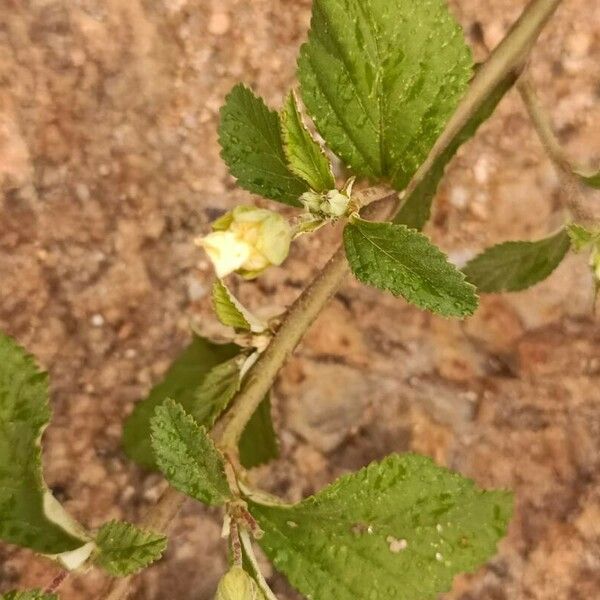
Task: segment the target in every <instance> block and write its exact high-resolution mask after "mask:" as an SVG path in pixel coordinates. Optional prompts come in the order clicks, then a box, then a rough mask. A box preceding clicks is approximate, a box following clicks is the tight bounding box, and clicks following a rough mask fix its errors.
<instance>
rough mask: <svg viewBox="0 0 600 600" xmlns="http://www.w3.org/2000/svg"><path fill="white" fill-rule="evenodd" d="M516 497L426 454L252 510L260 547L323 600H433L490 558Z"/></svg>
mask: <svg viewBox="0 0 600 600" xmlns="http://www.w3.org/2000/svg"><path fill="white" fill-rule="evenodd" d="M511 507H512V497H511V494H510V493H508V492H503V491H482V490H480V489H478V488H476V487H475V485H474V483H473V482H472V481H470V480H469V479H466V478H464V477H462V476H460V475H458V474H456V473H452V472H450V471H448V470H446V469H443V468H441V467H438V466H436V465H435V464H434V463H433V461H432V460H430V459H429V458H425V457H422V456H417V455H411V454H409V455H403V456H398V455H392V456H389V457H388V458H386V459H385V460H384V461H382V462H381V463H373V464H371V465H370V466H368V467H366V468H365V469H363V470H361V471H359V472H358V473H355V474H352V475H348V476H345V477H342V478H341V479H339V480H338V481H337V482H335V483H333V484H332V485H330V486H329V487H327V488H326V489H324V490H322V491H320V492H319V493H317V494H316V495H315V496H312V497H311V498H308V499H307V500H304V501H303V502H300V503H299V504H296V505H293V506H289V507H286V506H266V505H262V504H258V503H256V502H252V503H251V504H250V511H251V512H252V514H253V516H254V517H255V518H256V519H257V521H258V523H259V525H260V526H261V528H262V529H263V530H264V536H263V537H262V538H261V539H260V541H259V543H260V545H261V546H262V548H263V550H264V551H265V553H266V554H267V556H268V557H269V558H270V559H271V560H272V561H273V563H274V564H275V567H276V568H277V569H278V570H279V571H282V572H283V573H285V574H286V575H287V577H288V579H289V580H290V582H291V584H292V585H293V586H294V587H296V588H297V589H298V590H300V592H302V594H304V595H305V596H306V597H307V598H312V599H313V600H369V599H371V598H381V599H383V598H386V599H387V598H390V599H391V598H402V599H403V600H433V599H434V598H437V597H438V594H440V593H441V592H444V591H446V590H448V589H449V588H450V586H451V584H452V578H453V577H454V575H456V574H457V573H460V572H464V571H472V570H474V569H476V568H477V567H478V566H479V565H481V564H483V563H484V562H485V561H486V560H487V559H488V558H490V557H491V556H492V555H493V554H494V552H495V549H496V543H497V542H498V540H499V539H500V538H501V537H502V536H503V535H504V534H505V532H506V527H507V523H508V520H509V518H510V514H511Z"/></svg>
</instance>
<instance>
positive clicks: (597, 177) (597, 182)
mask: <svg viewBox="0 0 600 600" xmlns="http://www.w3.org/2000/svg"><path fill="white" fill-rule="evenodd" d="M576 175H578V176H579V179H580V180H581V181H582V182H583V183H584V184H585V185H587V186H589V187H592V188H595V189H597V190H598V189H600V171H598V172H597V173H591V174H590V173H581V172H579V173H576Z"/></svg>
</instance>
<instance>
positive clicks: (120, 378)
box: [0, 0, 600, 600]
mask: <svg viewBox="0 0 600 600" xmlns="http://www.w3.org/2000/svg"><path fill="white" fill-rule="evenodd" d="M451 4H452V9H453V11H454V12H455V14H456V15H457V17H458V19H459V20H460V21H461V23H462V24H463V25H464V28H465V31H466V32H467V34H468V36H469V39H470V41H471V43H472V45H473V47H474V48H475V51H476V54H477V56H478V57H482V56H484V50H483V44H482V42H483V43H484V44H487V46H489V47H493V46H494V45H495V44H496V43H497V42H498V41H499V39H500V38H501V36H502V35H503V34H504V32H505V31H506V29H507V27H508V26H509V24H510V23H511V22H512V21H513V20H514V19H515V18H516V17H517V15H518V14H519V11H520V10H521V9H522V7H523V6H524V4H525V1H524V0H497V1H495V2H484V1H483V0H454V1H453V2H452V3H451ZM309 12H310V2H309V0H69V1H66V0H62V1H61V0H0V186H1V188H0V191H1V193H2V200H1V202H0V327H1V328H2V329H3V330H5V331H7V332H9V333H10V334H12V335H14V336H16V338H17V339H18V340H19V341H20V342H21V343H23V344H24V345H25V346H27V348H28V349H29V350H30V351H32V352H33V353H35V354H36V355H37V356H38V357H39V360H40V361H41V363H42V364H43V365H44V366H45V367H47V368H48V369H49V371H50V374H51V377H52V404H53V408H54V420H53V422H52V426H51V427H50V428H49V429H48V431H47V434H46V437H45V446H46V454H45V464H46V472H47V477H48V479H49V481H50V483H51V485H52V487H53V489H54V491H55V493H56V495H57V496H58V497H59V498H60V500H61V501H63V502H64V503H65V504H66V505H67V507H68V508H69V510H70V511H72V513H73V514H74V515H75V516H76V517H77V518H78V519H79V520H81V521H82V522H83V523H85V524H86V525H88V526H89V527H95V526H97V525H99V524H100V523H102V522H104V521H106V520H107V519H110V518H113V517H125V518H129V519H132V520H136V519H138V518H139V517H140V515H141V514H142V513H143V512H144V511H145V510H147V507H148V506H149V505H150V504H151V503H152V502H154V501H155V500H156V498H157V496H158V495H159V494H160V492H161V490H162V489H163V488H164V483H163V482H162V480H161V479H160V478H159V477H158V476H156V475H148V474H144V473H142V472H141V471H140V470H139V469H137V468H136V467H135V466H134V465H132V464H131V463H130V462H128V461H127V460H126V459H125V457H124V456H123V454H122V452H121V450H120V446H119V437H120V429H121V422H122V420H123V418H124V416H125V415H126V414H128V412H129V411H130V410H131V408H132V405H133V403H134V402H135V400H136V399H138V398H140V397H141V396H143V394H144V393H145V392H146V391H147V390H148V388H149V387H150V385H151V384H152V382H154V381H155V380H157V378H159V377H160V375H161V373H163V372H164V370H165V368H166V367H167V365H168V363H169V361H170V360H171V359H172V357H173V356H174V355H175V354H176V353H177V351H178V349H179V348H181V347H182V346H183V344H184V343H185V341H186V339H187V337H188V335H189V333H188V332H189V323H190V320H193V321H194V322H195V323H197V324H199V326H200V327H201V328H202V329H204V330H205V331H209V332H217V331H218V327H217V326H216V324H215V320H214V317H213V316H212V314H211V312H210V306H209V304H210V303H209V298H208V291H209V290H210V284H211V280H212V277H213V275H212V273H211V270H210V268H209V265H208V264H207V262H206V260H205V258H204V256H202V254H201V253H200V252H199V251H198V250H197V249H196V248H195V247H194V245H193V242H192V240H193V238H194V236H196V235H198V234H199V233H201V232H204V231H206V229H207V224H208V222H209V221H210V220H212V219H213V218H214V217H215V216H216V215H218V214H219V213H220V212H221V211H222V210H224V209H226V208H228V207H231V206H233V205H234V204H236V203H239V202H248V201H250V200H251V198H250V196H249V195H248V194H246V193H245V192H243V191H240V190H238V189H236V188H235V186H234V183H233V181H232V179H231V178H230V177H229V176H228V174H227V171H226V168H225V166H224V165H223V164H222V162H221V161H220V159H219V149H218V145H217V136H216V128H217V123H218V109H219V106H220V105H221V103H222V102H223V98H224V96H225V94H226V93H227V92H228V90H229V89H230V88H231V86H232V85H233V84H234V83H235V82H237V81H238V80H245V81H246V82H247V83H249V84H250V85H252V86H253V87H254V88H255V90H257V91H258V92H260V93H261V94H263V95H264V96H265V97H266V98H267V99H268V100H269V101H270V102H271V103H273V104H275V105H278V104H279V103H280V102H281V100H282V98H283V94H284V93H285V91H286V90H287V89H288V88H289V86H291V85H293V84H294V63H295V56H296V53H297V50H298V47H299V45H300V43H301V42H302V40H303V39H304V37H305V34H306V31H307V27H308V21H309ZM599 65H600V3H597V2H589V1H588V0H565V1H564V3H563V6H562V7H561V8H560V9H559V11H558V13H557V15H556V17H555V18H554V19H553V21H552V23H551V25H550V26H549V27H548V29H547V31H546V32H545V33H544V35H543V38H542V39H541V41H540V43H539V45H538V47H537V50H536V51H535V53H534V54H533V57H532V67H533V74H534V78H535V82H536V85H537V86H538V88H539V90H540V94H541V96H542V99H543V101H544V103H546V104H547V106H549V107H550V108H551V113H552V118H553V121H554V124H555V126H556V128H557V130H558V132H559V134H560V137H561V140H562V141H563V142H564V143H565V145H566V146H567V148H568V150H569V152H570V153H571V154H572V155H573V156H574V157H576V158H578V159H581V160H584V161H591V162H592V163H593V161H594V160H595V161H596V164H597V161H598V159H600V68H599ZM589 196H590V198H589V199H590V201H592V202H596V203H599V202H600V195H599V194H596V195H595V197H594V196H593V194H589ZM562 200H563V198H562V195H561V193H560V190H559V187H558V182H557V177H556V174H555V172H554V169H553V167H552V165H551V164H550V163H549V161H548V159H547V158H546V157H545V156H544V153H543V151H542V149H541V146H540V144H539V142H538V140H537V138H536V136H535V134H534V132H533V130H532V128H531V126H530V124H529V122H528V120H527V117H526V114H525V113H524V110H523V107H522V105H521V102H520V100H519V97H518V96H517V95H516V93H515V92H512V93H511V94H510V95H509V96H508V97H507V98H506V99H505V100H504V101H503V102H502V104H501V106H500V107H499V110H498V111H497V112H496V114H495V115H494V117H493V118H492V119H491V120H490V121H489V123H488V124H486V125H485V127H484V128H483V129H482V130H481V132H480V133H479V135H478V136H477V139H476V140H475V141H473V142H471V143H469V144H468V145H467V146H466V147H465V148H463V150H462V151H461V152H460V155H459V156H458V157H457V158H456V159H455V161H454V162H453V164H452V166H451V168H450V170H449V173H448V176H447V179H446V181H445V183H444V184H443V186H442V188H441V190H440V192H439V197H438V202H437V209H436V214H435V218H434V221H433V223H432V224H431V225H430V226H429V229H428V231H429V233H430V234H431V235H432V236H433V237H434V238H435V240H436V241H437V242H439V243H440V244H441V245H442V246H443V247H444V248H445V249H447V250H448V251H449V252H450V253H451V254H452V255H453V256H455V257H457V258H460V257H465V256H469V255H471V254H472V253H474V252H475V251H476V250H478V249H480V248H482V247H483V246H484V245H487V244H490V243H493V242H496V241H499V240H504V239H510V238H518V237H526V238H533V237H535V236H538V235H543V234H545V233H546V232H547V231H549V230H550V229H552V228H553V227H554V226H556V225H557V224H558V223H559V222H560V220H561V218H562V214H561V212H560V207H561V202H562ZM338 236H339V231H336V230H328V231H322V232H321V233H320V234H318V235H315V236H313V237H311V238H310V239H306V240H301V241H300V242H299V243H298V244H297V245H296V246H295V248H294V250H293V254H292V256H291V258H290V260H289V263H288V268H287V269H285V270H273V271H271V272H269V273H268V274H267V275H266V276H264V277H263V278H261V279H259V280H258V281H257V282H256V283H250V284H243V285H240V286H239V291H240V293H241V295H242V296H243V297H244V298H245V300H247V302H248V303H249V304H251V305H253V306H255V307H262V308H263V309H265V310H266V312H270V311H272V312H274V311H277V310H280V309H281V308H282V307H285V306H286V305H288V304H289V303H290V302H291V301H292V300H293V299H294V298H295V297H296V296H297V294H298V293H299V291H300V290H301V288H302V287H303V285H304V284H305V283H306V282H307V281H308V280H309V279H310V278H311V276H312V275H313V274H314V273H315V272H316V270H317V269H318V267H319V265H322V264H323V263H324V262H325V260H326V259H327V257H328V256H329V255H330V253H331V252H332V250H333V248H334V246H335V243H336V239H337V237H338ZM591 303H592V290H591V284H590V280H589V277H588V273H587V269H586V265H585V259H584V258H583V257H575V256H574V257H571V258H569V259H568V260H567V261H566V262H565V263H564V264H563V265H561V267H560V268H559V269H558V271H557V272H556V273H555V274H554V275H553V276H552V277H551V278H550V279H549V280H547V281H546V282H544V283H543V284H542V285H539V286H538V287H536V288H535V289H533V290H531V291H528V292H526V293H521V294H515V295H509V296H502V297H495V296H489V297H485V298H483V300H482V306H481V309H480V310H479V312H478V313H477V315H476V316H475V317H474V318H473V319H471V320H469V321H467V322H465V323H459V322H455V321H446V320H442V319H439V318H436V317H433V316H430V315H427V314H424V313H421V312H419V311H418V310H416V309H413V308H410V307H408V306H406V305H405V304H404V303H403V302H401V301H400V300H396V299H393V298H392V297H388V296H385V295H382V294H380V293H377V292H376V291H373V290H370V289H366V288H364V287H361V286H360V285H358V284H356V283H354V282H351V281H348V282H347V284H346V285H345V286H344V288H343V289H342V290H341V292H340V293H339V295H338V296H337V298H336V299H335V300H334V301H333V302H332V303H331V305H330V307H329V308H328V309H327V310H326V312H325V313H324V314H323V316H322V317H321V319H320V320H319V322H318V324H317V325H316V326H314V327H313V329H312V330H311V332H310V333H309V335H308V336H307V337H306V339H305V341H304V343H303V344H302V346H301V347H300V348H299V350H298V352H297V354H296V356H295V357H294V359H293V360H292V361H291V363H290V364H289V366H288V367H287V368H286V369H285V371H284V372H283V374H282V377H281V380H280V382H279V384H278V385H277V389H276V393H275V397H276V403H275V404H276V406H275V411H276V418H277V422H278V424H279V426H280V430H281V440H282V450H283V452H282V458H281V459H280V460H279V461H277V462H276V463H275V464H274V465H272V466H271V467H268V468H263V469H261V470H259V471H258V472H257V473H256V479H257V481H258V482H259V483H260V484H261V485H263V486H266V487H268V488H270V489H272V490H274V491H276V492H278V493H280V494H283V495H285V496H286V497H288V498H291V499H297V498H300V497H301V496H303V495H306V494H309V493H311V492H312V491H314V490H316V489H318V488H319V487H321V486H322V485H324V484H325V483H326V482H328V481H330V480H331V479H332V478H334V477H335V476H336V475H338V474H340V473H342V472H345V471H348V470H351V469H356V468H358V467H360V466H362V465H364V464H366V463H367V462H369V461H370V460H372V459H376V458H380V457H382V456H383V455H385V454H386V453H389V452H392V451H404V450H409V449H411V450H415V451H418V452H422V453H426V454H429V455H432V456H434V457H435V458H436V459H437V460H438V461H439V462H441V463H444V464H447V465H449V466H450V467H452V468H454V469H458V470H460V471H461V472H463V473H465V474H468V475H469V476H472V477H473V478H475V479H476V480H477V481H478V482H479V483H480V484H482V485H485V486H506V487H509V488H512V489H514V490H515V492H516V495H517V510H516V515H515V518H514V520H513V522H512V525H511V528H510V534H509V536H508V538H507V539H506V540H505V541H504V542H503V543H502V545H501V548H500V552H499V554H498V556H497V557H496V558H495V559H494V560H492V561H491V563H490V564H489V565H488V566H487V567H486V568H484V569H482V570H481V571H480V572H478V573H477V574H476V575H474V576H470V577H464V578H460V579H459V580H457V582H456V585H455V588H454V591H453V592H452V593H451V594H449V595H448V596H447V598H452V599H453V600H459V599H460V600H504V599H511V600H526V599H532V600H533V599H535V600H576V599H585V600H591V599H592V598H598V597H600V488H599V484H600V392H599V387H600V386H599V384H600V381H599V379H600V353H599V351H598V347H599V346H598V344H599V342H600V326H599V324H598V320H597V319H594V317H593V316H592V314H591V309H590V307H591ZM351 321H352V322H353V323H354V324H355V325H354V326H350V325H349V323H350V322H351ZM339 382H343V385H339ZM219 530H220V523H219V515H218V514H217V513H216V512H211V511H207V510H205V509H203V508H202V507H200V506H198V505H193V504H192V503H190V504H188V505H187V506H186V508H185V510H184V512H183V513H182V514H181V516H180V518H179V519H178V521H177V525H176V527H175V529H174V531H173V534H172V537H171V544H170V547H169V550H168V552H167V554H166V557H165V558H164V560H163V561H161V563H160V564H158V566H156V567H155V568H153V569H150V570H149V571H147V572H146V573H145V574H144V575H143V576H141V577H139V579H138V580H137V586H136V592H135V598H138V599H146V600H151V599H163V600H166V599H171V598H177V599H178V600H188V599H189V600H192V599H193V600H208V599H209V598H212V594H213V593H214V589H215V585H216V581H217V578H218V576H219V574H220V573H221V572H222V570H223V567H224V564H225V556H224V551H223V544H222V542H221V541H220V539H219ZM0 565H1V566H0V591H4V590H6V589H9V588H11V587H13V586H15V585H20V586H30V585H44V584H45V583H47V582H48V581H49V580H50V579H51V578H52V576H53V574H54V572H55V571H54V567H53V566H52V565H50V563H48V562H47V561H45V560H42V559H39V558H36V557H34V556H33V555H32V554H31V553H29V552H26V551H23V550H18V549H16V548H14V547H9V546H2V547H0ZM104 584H105V578H104V576H103V575H101V574H100V573H97V572H92V573H89V574H87V575H85V576H77V577H72V578H71V579H70V580H68V581H67V582H66V584H65V585H64V587H63V590H62V594H61V597H62V598H63V599H64V600H75V599H77V600H79V599H88V598H93V597H94V593H95V592H96V591H97V590H98V589H99V588H100V587H101V586H102V585H104ZM274 585H275V587H276V589H277V590H278V591H279V592H280V594H281V598H282V599H284V598H287V599H291V598H295V596H294V594H293V593H292V592H290V591H289V590H288V589H287V588H286V586H285V583H284V582H283V580H281V579H278V578H277V577H275V579H274Z"/></svg>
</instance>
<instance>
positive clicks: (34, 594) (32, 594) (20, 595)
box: [0, 590, 58, 600]
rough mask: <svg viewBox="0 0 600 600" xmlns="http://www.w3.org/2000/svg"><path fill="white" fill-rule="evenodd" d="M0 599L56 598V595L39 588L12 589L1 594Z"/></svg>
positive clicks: (50, 599)
mask: <svg viewBox="0 0 600 600" xmlns="http://www.w3.org/2000/svg"><path fill="white" fill-rule="evenodd" d="M0 600H58V596H57V595H56V594H44V592H42V591H41V590H29V591H27V592H16V591H14V592H7V593H6V594H2V595H1V596H0Z"/></svg>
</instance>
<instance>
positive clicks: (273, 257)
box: [197, 206, 292, 279]
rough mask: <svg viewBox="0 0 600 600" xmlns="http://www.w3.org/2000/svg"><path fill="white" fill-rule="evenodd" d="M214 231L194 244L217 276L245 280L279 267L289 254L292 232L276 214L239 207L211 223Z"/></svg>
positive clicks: (250, 207) (253, 208)
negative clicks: (268, 269)
mask: <svg viewBox="0 0 600 600" xmlns="http://www.w3.org/2000/svg"><path fill="white" fill-rule="evenodd" d="M213 230H214V231H213V232H212V233H209V234H208V235H207V236H205V237H203V238H200V239H199V240H198V241H197V243H198V244H199V245H200V246H202V247H203V248H204V249H205V250H206V253H207V254H208V256H209V258H210V260H211V262H212V263H213V265H214V267H215V271H216V273H217V275H218V276H219V277H225V276H227V275H229V274H230V273H233V272H237V273H239V274H240V275H242V276H243V277H246V278H247V279H252V278H253V277H256V276H258V275H260V273H262V272H263V271H264V270H265V269H267V268H268V267H270V266H272V265H280V264H281V263H282V262H283V261H284V260H285V259H286V258H287V255H288V253H289V249H290V243H291V241H292V229H291V227H290V225H289V223H288V222H287V221H286V220H285V219H284V218H283V217H282V216H281V215H279V214H277V213H276V212H273V211H270V210H266V209H264V208H255V207H253V206H238V207H236V208H234V209H233V210H232V211H230V212H228V213H226V214H225V215H223V216H222V217H221V218H220V219H218V220H217V221H215V222H214V223H213Z"/></svg>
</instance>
